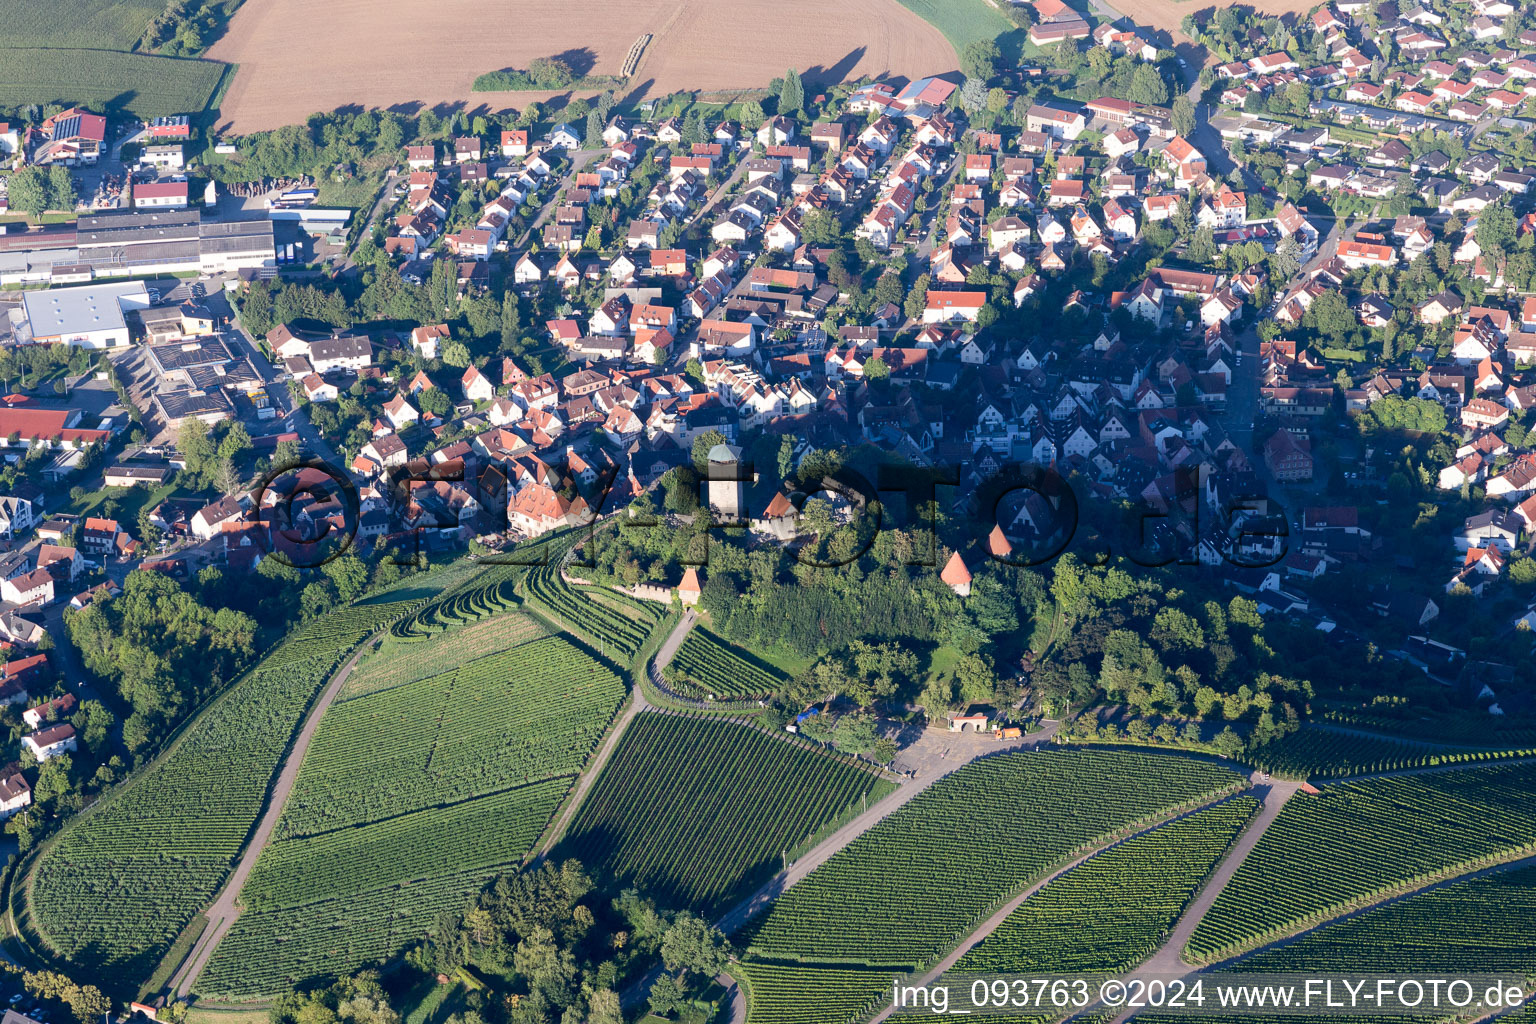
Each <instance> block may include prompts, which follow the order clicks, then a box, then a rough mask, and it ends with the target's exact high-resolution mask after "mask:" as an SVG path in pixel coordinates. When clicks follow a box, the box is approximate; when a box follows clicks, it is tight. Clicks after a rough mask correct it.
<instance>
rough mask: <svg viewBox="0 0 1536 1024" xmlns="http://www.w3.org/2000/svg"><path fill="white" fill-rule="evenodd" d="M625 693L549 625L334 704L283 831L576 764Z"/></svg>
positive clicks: (461, 796)
mask: <svg viewBox="0 0 1536 1024" xmlns="http://www.w3.org/2000/svg"><path fill="white" fill-rule="evenodd" d="M468 653H473V652H468ZM623 698H624V686H623V684H622V683H621V682H620V681H619V679H618V678H617V677H616V676H614V674H613V673H612V672H611V671H610V670H609V669H608V668H606V667H605V666H603V665H601V664H599V663H598V662H597V660H596V659H594V658H593V657H592V656H591V655H589V654H587V653H586V652H585V651H584V650H582V649H581V648H579V647H577V646H575V645H574V644H572V643H570V642H568V641H566V640H565V639H563V638H561V637H557V636H544V637H540V638H538V639H536V640H533V641H530V642H528V643H525V644H522V645H521V646H518V647H514V648H512V649H511V650H507V651H501V652H498V653H496V654H491V655H487V656H485V657H483V658H477V659H475V660H473V661H469V662H466V663H465V664H463V665H459V666H456V667H452V666H450V667H448V670H447V671H445V672H442V673H440V674H438V675H435V676H430V677H428V678H426V679H421V680H418V681H416V682H413V683H407V684H405V685H403V686H396V687H394V688H393V689H389V690H383V691H380V692H378V693H374V694H371V695H369V696H367V697H363V698H359V699H357V700H349V701H347V702H346V703H345V704H336V705H333V706H332V707H331V709H330V711H329V712H328V713H327V714H326V716H325V717H324V718H323V719H321V721H320V727H319V729H318V730H317V731H316V733H315V739H314V743H313V745H312V746H311V747H310V750H309V754H308V756H306V757H305V759H304V764H303V766H302V767H301V768H300V769H299V777H298V781H297V782H296V783H295V785H294V788H293V792H292V794H290V796H289V798H288V803H287V805H286V806H285V808H284V810H283V816H282V818H281V819H280V820H279V821H278V824H277V829H276V832H275V834H274V838H276V839H279V840H282V839H291V838H294V837H296V836H303V835H310V834H314V833H318V832H325V831H329V830H331V829H335V828H339V827H342V826H345V825H355V824H360V823H363V822H370V821H378V820H380V819H383V818H388V817H391V816H393V815H397V814H405V813H408V812H410V811H415V810H419V809H420V808H423V807H430V806H435V805H439V804H446V803H454V802H457V801H460V800H465V799H468V798H470V797H473V796H480V795H483V794H486V793H492V792H497V791H500V790H503V789H506V788H508V787H511V786H520V785H526V784H528V783H531V782H537V781H539V780H541V779H547V778H552V777H555V776H560V775H574V774H576V773H577V772H578V771H579V770H580V769H581V766H582V764H583V763H584V762H585V761H586V758H587V754H588V753H589V752H590V751H591V749H592V746H593V745H594V744H595V743H596V742H597V740H598V738H599V737H600V736H601V735H602V733H603V731H604V730H605V729H606V728H607V727H608V723H609V722H610V721H611V720H612V718H613V714H614V712H615V711H616V710H617V709H618V706H619V703H620V702H621V701H622V700H623Z"/></svg>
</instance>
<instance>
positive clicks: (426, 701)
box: [197, 615, 625, 998]
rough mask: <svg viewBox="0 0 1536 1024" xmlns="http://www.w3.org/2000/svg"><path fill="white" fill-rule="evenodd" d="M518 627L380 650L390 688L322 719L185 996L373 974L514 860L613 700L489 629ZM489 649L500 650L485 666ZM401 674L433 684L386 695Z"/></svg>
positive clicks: (611, 689)
mask: <svg viewBox="0 0 1536 1024" xmlns="http://www.w3.org/2000/svg"><path fill="white" fill-rule="evenodd" d="M520 618H521V616H516V615H512V616H501V617H500V618H498V619H492V620H491V621H490V622H487V623H482V624H480V625H474V626H468V627H464V628H462V629H460V630H457V631H455V632H454V633H451V634H448V635H447V636H445V637H441V638H438V639H433V640H428V641H424V642H422V641H416V642H407V643H406V644H404V645H401V646H400V647H399V648H398V649H392V648H390V647H388V646H386V648H385V649H384V651H382V652H380V653H381V654H383V655H384V656H385V657H384V659H383V661H382V663H381V667H380V668H379V669H378V670H377V673H376V674H375V676H374V677H373V680H374V684H377V683H379V682H380V681H381V680H383V679H385V678H386V677H388V678H389V679H390V680H391V682H390V684H389V685H388V686H387V688H379V689H374V690H373V691H372V692H369V693H364V694H359V695H357V696H355V697H353V698H352V699H349V700H347V701H346V702H344V703H337V704H333V705H332V706H331V708H330V709H329V710H328V711H327V712H326V715H325V717H324V718H323V719H321V721H320V726H319V728H318V729H317V730H316V733H315V738H314V742H313V743H312V744H311V746H310V749H309V753H308V755H307V756H306V757H305V759H304V763H303V765H302V766H301V767H300V769H299V775H298V779H297V781H296V782H295V784H294V789H293V792H292V793H291V794H290V795H289V798H288V802H287V804H286V805H285V806H284V809H283V814H282V817H281V818H280V819H279V820H278V823H277V828H276V829H275V830H274V833H273V842H272V843H271V844H270V845H268V846H267V848H266V849H265V850H264V851H263V852H262V855H261V857H260V859H259V860H258V861H257V862H256V865H255V867H254V869H253V870H252V872H251V875H250V878H249V879H248V880H247V883H246V886H245V888H244V889H243V890H242V892H241V902H242V904H243V905H244V908H245V909H244V910H243V912H242V913H241V915H240V917H239V918H238V919H237V920H236V923H235V926H234V928H232V929H231V931H230V933H229V935H227V936H226V937H225V938H224V940H223V941H222V942H221V943H220V944H219V946H218V948H217V949H216V950H215V953H214V956H213V958H212V959H211V960H210V961H209V964H208V967H207V969H206V970H205V971H204V973H203V974H202V976H201V977H200V978H199V979H198V981H197V990H198V992H199V993H200V994H202V995H208V996H222V997H230V998H241V997H250V996H253V995H269V994H271V993H272V992H274V991H277V990H280V989H284V988H287V987H289V986H291V985H292V984H293V983H295V982H297V981H300V980H302V979H304V978H308V977H312V976H315V975H318V974H332V973H336V974H345V973H348V972H351V971H354V970H356V969H357V968H359V967H361V966H363V965H365V964H368V963H372V962H375V961H378V960H381V959H385V958H387V957H389V956H392V955H394V954H395V953H397V952H398V951H399V950H400V949H401V948H402V947H403V946H405V945H407V944H409V943H410V942H412V941H414V940H415V939H417V938H419V937H420V936H421V935H422V934H424V932H425V931H426V930H427V929H428V928H430V927H431V926H432V924H433V922H434V920H435V918H436V916H437V915H438V914H439V913H441V912H443V911H445V910H446V911H459V910H461V909H462V908H463V907H464V906H465V905H466V904H467V903H468V902H469V900H470V898H471V897H472V896H473V895H474V893H475V891H476V890H477V889H478V888H479V887H480V886H481V885H483V884H484V883H485V882H486V881H487V880H488V879H490V878H492V877H494V876H495V875H496V874H498V873H499V872H503V871H506V870H510V869H511V868H512V867H515V866H516V865H518V864H520V863H521V862H522V861H523V860H524V858H525V857H526V856H527V855H528V853H529V851H530V850H532V849H533V847H534V845H535V844H536V843H537V841H538V839H539V836H540V835H541V834H542V833H543V831H544V829H545V828H546V827H548V824H549V821H550V818H551V817H552V816H553V815H554V813H555V810H556V809H557V808H558V807H559V805H560V802H561V801H562V800H563V799H564V798H565V796H566V794H567V793H568V792H569V790H570V787H571V784H572V779H573V777H574V776H575V774H576V773H577V772H578V771H579V770H580V769H581V767H582V765H583V764H584V763H585V762H586V759H587V757H588V756H589V755H590V754H591V751H592V748H593V747H594V746H595V745H596V744H597V741H598V739H599V738H600V737H601V736H602V733H603V731H604V730H605V729H606V728H607V727H608V724H609V723H610V722H611V721H612V719H613V715H614V712H615V711H616V710H617V709H618V706H619V704H620V703H621V701H622V700H623V698H624V692H625V689H624V685H623V683H622V682H621V681H620V680H619V679H618V677H616V676H615V675H614V674H613V672H612V670H611V669H609V668H608V667H607V666H606V665H604V664H602V663H600V662H598V661H597V659H596V658H594V657H593V656H592V655H590V654H589V653H588V652H587V651H586V650H584V649H583V648H581V647H578V646H577V645H575V644H573V643H571V642H569V641H567V640H565V639H564V638H563V637H559V636H536V637H532V638H530V637H529V634H528V632H527V629H526V627H524V628H520V629H517V628H509V627H506V626H499V625H498V624H500V623H501V622H502V620H516V619H520ZM493 640H494V641H495V642H505V643H511V644H515V646H512V647H509V648H508V649H506V650H501V651H496V652H495V653H490V654H485V653H484V652H485V651H486V649H487V645H488V643H490V642H492V641H493ZM455 641H456V642H455ZM417 652H420V653H422V654H424V655H426V657H424V658H418V657H416V654H417ZM482 655H483V656H482ZM401 662H406V663H411V662H418V663H419V662H430V663H431V664H432V665H433V667H434V668H435V671H436V674H434V675H429V676H426V677H425V678H420V679H413V680H410V681H405V682H399V681H394V680H395V679H396V677H397V676H398V675H399V674H400V673H406V674H409V671H408V670H407V669H402V668H400V663H401ZM461 662H462V663H461ZM415 671H422V669H420V668H417V669H415ZM370 685H373V684H370Z"/></svg>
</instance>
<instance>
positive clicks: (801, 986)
mask: <svg viewBox="0 0 1536 1024" xmlns="http://www.w3.org/2000/svg"><path fill="white" fill-rule="evenodd" d="M906 970H907V968H906V967H904V966H899V967H894V968H875V967H858V968H854V967H805V966H803V965H801V964H773V963H763V962H760V961H754V962H748V963H743V964H740V965H738V966H737V967H736V969H735V973H736V974H737V975H738V977H740V978H742V979H743V981H744V983H743V985H742V991H744V992H745V993H746V994H747V1007H748V1012H747V1019H748V1020H749V1021H751V1024H848V1022H849V1021H851V1020H853V1019H854V1018H856V1017H864V1016H867V1015H868V1014H870V1013H871V1012H873V1011H874V1010H875V1009H876V1008H877V1007H878V1006H880V1005H881V1004H882V1003H883V1002H885V1001H886V1000H887V999H889V997H890V994H891V979H892V978H894V977H900V976H901V975H903V974H904V973H905V972H906ZM930 1017H931V1015H930Z"/></svg>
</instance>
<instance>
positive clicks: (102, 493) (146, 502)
mask: <svg viewBox="0 0 1536 1024" xmlns="http://www.w3.org/2000/svg"><path fill="white" fill-rule="evenodd" d="M192 497H197V495H196V494H194V493H193V492H192V491H188V490H185V489H178V488H177V487H176V485H175V484H174V483H165V484H161V485H160V486H159V487H98V488H97V489H96V490H94V491H90V492H88V493H86V494H83V495H81V496H80V500H79V501H71V502H70V503H69V504H68V505H67V506H66V507H65V508H64V511H65V512H70V513H73V514H74V515H77V516H96V515H100V514H101V510H102V506H103V505H105V504H106V503H107V502H108V501H116V502H117V515H116V518H117V521H118V522H119V523H121V524H123V527H124V528H125V529H127V530H128V531H129V532H131V533H132V532H137V528H138V522H139V510H140V509H144V508H154V507H155V506H156V505H158V504H160V503H161V502H162V501H164V500H165V499H167V498H192ZM209 500H212V499H211V498H210V499H209Z"/></svg>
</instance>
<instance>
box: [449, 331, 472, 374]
mask: <svg viewBox="0 0 1536 1024" xmlns="http://www.w3.org/2000/svg"><path fill="white" fill-rule="evenodd" d="M469 363H470V359H469V349H468V348H467V347H466V346H465V345H464V343H463V342H462V341H459V340H458V339H457V338H450V339H448V341H446V342H444V344H443V365H445V366H452V367H453V368H454V369H456V370H462V369H464V368H465V367H466V366H468V365H469Z"/></svg>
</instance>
